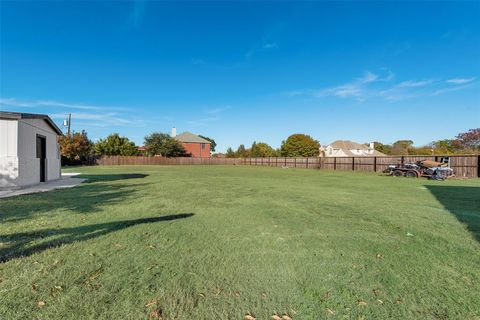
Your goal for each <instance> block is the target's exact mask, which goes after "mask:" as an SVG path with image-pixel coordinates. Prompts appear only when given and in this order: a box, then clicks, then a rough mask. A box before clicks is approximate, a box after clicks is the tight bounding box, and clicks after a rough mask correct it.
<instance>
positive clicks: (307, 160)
mask: <svg viewBox="0 0 480 320" xmlns="http://www.w3.org/2000/svg"><path fill="white" fill-rule="evenodd" d="M307 169H308V157H307Z"/></svg>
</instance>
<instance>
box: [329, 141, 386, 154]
mask: <svg viewBox="0 0 480 320" xmlns="http://www.w3.org/2000/svg"><path fill="white" fill-rule="evenodd" d="M329 146H330V147H332V148H333V149H340V150H342V151H343V152H344V153H345V154H346V155H348V156H358V155H355V154H353V153H352V152H350V150H357V149H358V150H366V149H369V147H368V146H366V145H364V144H360V143H357V142H353V141H350V140H336V141H334V142H332V143H331V144H330V145H329ZM369 155H370V154H369ZM371 155H372V156H385V154H383V153H381V152H380V151H377V150H373V152H372V153H371Z"/></svg>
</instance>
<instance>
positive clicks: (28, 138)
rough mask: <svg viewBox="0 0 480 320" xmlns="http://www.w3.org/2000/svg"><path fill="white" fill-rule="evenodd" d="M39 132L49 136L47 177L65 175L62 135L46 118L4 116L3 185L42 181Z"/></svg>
mask: <svg viewBox="0 0 480 320" xmlns="http://www.w3.org/2000/svg"><path fill="white" fill-rule="evenodd" d="M4 133H7V134H6V135H4ZM37 134H39V135H42V136H44V137H45V139H46V158H47V159H46V180H47V181H50V180H55V179H59V178H60V177H61V172H60V153H59V149H58V142H57V137H58V136H57V133H56V132H55V131H54V130H53V129H52V128H51V127H50V126H49V125H48V124H47V122H46V121H45V120H43V119H20V120H0V174H1V177H2V178H1V179H0V187H10V186H27V185H32V184H36V183H39V182H40V159H38V158H37V150H36V139H37ZM5 146H6V147H5Z"/></svg>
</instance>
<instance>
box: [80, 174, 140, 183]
mask: <svg viewBox="0 0 480 320" xmlns="http://www.w3.org/2000/svg"><path fill="white" fill-rule="evenodd" d="M76 177H78V178H84V179H88V180H87V181H86V183H91V182H99V181H116V180H127V179H142V178H145V177H148V174H143V173H120V174H81V175H79V176H76Z"/></svg>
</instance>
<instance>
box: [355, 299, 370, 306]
mask: <svg viewBox="0 0 480 320" xmlns="http://www.w3.org/2000/svg"><path fill="white" fill-rule="evenodd" d="M357 303H358V305H359V306H366V305H368V303H367V302H366V301H365V300H361V299H360V300H357Z"/></svg>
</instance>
